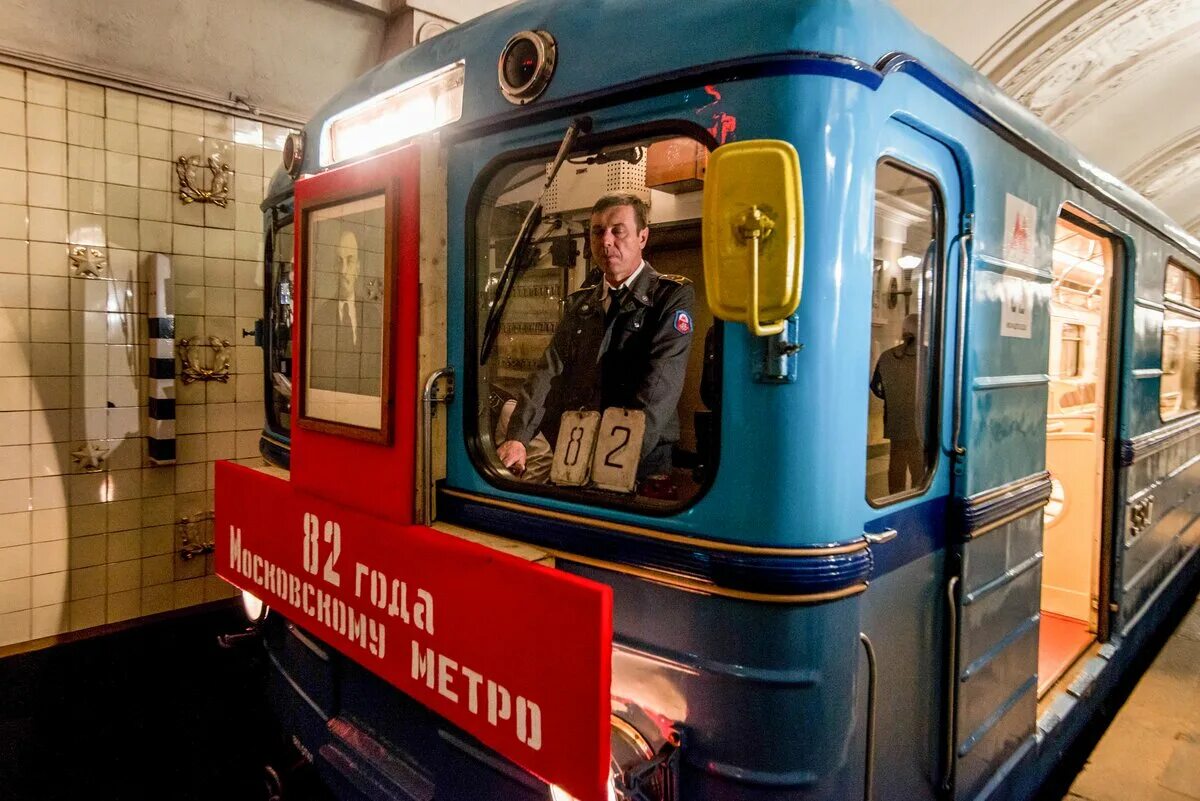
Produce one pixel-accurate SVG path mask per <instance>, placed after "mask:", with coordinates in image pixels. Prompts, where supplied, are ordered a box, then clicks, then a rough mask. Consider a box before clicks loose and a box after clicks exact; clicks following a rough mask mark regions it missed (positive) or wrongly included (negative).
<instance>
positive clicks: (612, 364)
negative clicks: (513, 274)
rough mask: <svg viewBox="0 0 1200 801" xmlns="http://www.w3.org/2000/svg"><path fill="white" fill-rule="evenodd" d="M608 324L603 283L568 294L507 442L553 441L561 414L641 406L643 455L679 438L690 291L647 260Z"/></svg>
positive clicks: (690, 320) (689, 285)
mask: <svg viewBox="0 0 1200 801" xmlns="http://www.w3.org/2000/svg"><path fill="white" fill-rule="evenodd" d="M623 294H624V297H623V298H622V299H621V305H620V308H619V310H618V311H617V312H616V313H615V317H613V318H612V320H611V322H610V323H609V324H607V325H606V319H607V315H606V313H605V308H604V297H605V288H604V282H603V280H601V281H600V282H598V283H596V284H595V285H593V286H588V287H584V288H583V289H580V290H578V291H576V292H572V293H571V294H570V295H569V296H568V297H567V300H566V304H565V308H564V311H563V318H562V321H561V322H560V323H559V324H558V328H557V330H555V332H554V338H553V339H552V340H551V341H550V345H549V346H548V347H547V348H546V352H545V353H544V354H543V355H542V361H541V364H540V365H539V366H538V368H537V369H536V370H534V371H533V373H531V374H530V375H529V377H528V378H527V379H526V380H525V383H524V384H523V385H522V387H521V391H520V393H519V394H518V397H517V408H516V409H515V410H514V412H513V416H512V419H511V421H510V422H509V426H508V439H512V440H517V441H519V442H521V443H522V444H524V445H526V446H528V444H529V441H530V440H531V439H533V438H534V436H535V435H536V434H537V433H538V431H541V432H542V434H543V435H544V436H545V437H546V439H547V440H549V442H550V445H551V446H553V445H554V444H555V442H556V441H557V439H558V427H559V421H560V418H561V417H562V414H563V412H567V411H573V410H594V411H603V410H604V409H607V408H610V407H619V408H623V409H641V410H642V411H643V412H645V414H646V435H645V439H644V440H643V441H642V456H643V457H644V456H645V455H646V454H648V453H650V451H652V450H654V448H656V447H659V446H660V445H668V444H671V443H674V442H676V441H678V440H679V415H678V412H677V411H676V405H677V404H678V403H679V395H680V393H681V392H682V390H683V379H684V375H685V373H686V372H687V361H688V348H689V347H690V346H691V344H692V326H693V317H692V302H693V299H694V298H695V290H694V289H693V287H692V283H691V281H689V280H688V279H686V278H683V277H681V276H675V275H661V274H659V273H658V272H656V271H655V270H654V269H653V268H652V267H651V266H650V265H649V264H646V265H645V267H644V268H643V269H642V271H641V272H640V273H638V275H637V276H636V277H635V278H634V280H633V281H632V282H631V283H630V284H629V285H628V286H627V288H626V291H625V292H624V293H623Z"/></svg>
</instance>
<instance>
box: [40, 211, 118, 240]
mask: <svg viewBox="0 0 1200 801" xmlns="http://www.w3.org/2000/svg"><path fill="white" fill-rule="evenodd" d="M30 228H31V230H32V221H31V223H30ZM67 241H68V242H70V243H71V244H72V245H87V246H89V247H94V248H103V247H104V246H105V245H106V244H107V241H108V238H107V237H106V236H105V224H104V217H103V216H102V215H99V214H88V213H86V212H82V211H70V212H67Z"/></svg>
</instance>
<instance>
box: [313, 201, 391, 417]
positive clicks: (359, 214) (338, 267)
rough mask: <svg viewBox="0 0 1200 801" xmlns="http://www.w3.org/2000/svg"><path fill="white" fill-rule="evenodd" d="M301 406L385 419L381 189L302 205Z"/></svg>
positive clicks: (316, 412)
mask: <svg viewBox="0 0 1200 801" xmlns="http://www.w3.org/2000/svg"><path fill="white" fill-rule="evenodd" d="M305 222H306V226H307V228H308V231H307V235H306V240H307V241H306V242H305V246H306V247H307V249H308V265H307V273H306V276H305V280H306V284H307V287H306V290H305V292H306V296H305V301H306V304H307V307H308V313H307V320H308V326H309V328H308V336H307V338H306V344H307V348H308V352H307V358H306V367H305V382H306V386H305V399H304V413H305V416H306V417H309V418H315V419H317V420H325V421H328V422H332V423H342V424H345V425H351V426H359V427H361V428H367V429H375V430H378V429H380V428H381V427H382V424H383V404H382V396H381V386H380V377H381V375H382V373H383V332H384V319H383V281H384V263H385V254H384V236H383V231H384V196H383V195H382V194H380V195H375V196H372V197H366V198H362V199H360V200H354V201H350V202H348V203H339V204H337V205H334V206H326V207H324V208H318V209H315V210H314V211H311V212H308V216H307V218H306V221H305Z"/></svg>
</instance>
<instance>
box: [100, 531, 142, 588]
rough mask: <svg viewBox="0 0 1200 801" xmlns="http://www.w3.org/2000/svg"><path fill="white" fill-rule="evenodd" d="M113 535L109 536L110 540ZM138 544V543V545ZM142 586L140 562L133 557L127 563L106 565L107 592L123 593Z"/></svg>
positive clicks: (138, 558) (139, 558)
mask: <svg viewBox="0 0 1200 801" xmlns="http://www.w3.org/2000/svg"><path fill="white" fill-rule="evenodd" d="M112 537H113V535H111V534H110V535H109V539H110V540H111V539H112ZM139 544H140V543H139ZM141 586H142V560H141V557H140V556H138V557H134V558H133V559H130V560H127V561H119V562H113V561H110V562H109V563H108V591H109V592H110V593H114V592H125V591H126V590H132V589H136V588H139V587H141Z"/></svg>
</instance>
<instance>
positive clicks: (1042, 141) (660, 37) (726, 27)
mask: <svg viewBox="0 0 1200 801" xmlns="http://www.w3.org/2000/svg"><path fill="white" fill-rule="evenodd" d="M531 29H542V30H546V31H549V32H550V33H551V34H552V35H553V36H554V38H555V40H556V42H557V44H558V54H559V55H558V66H557V69H556V72H555V75H554V80H553V81H551V83H550V85H549V87H548V88H547V89H546V91H545V93H544V94H543V95H542V96H541V97H540V98H538V100H537V101H536V102H534V103H532V104H530V105H529V106H527V107H522V108H517V107H515V106H513V105H511V104H510V103H509V102H508V101H506V100H505V99H504V98H503V96H502V95H501V93H500V91H499V88H498V84H497V78H496V63H497V60H498V58H499V55H500V50H501V48H502V47H503V46H504V43H505V42H507V41H508V39H509V38H510V37H511V36H512V35H513V34H515V33H518V32H520V31H523V30H531ZM898 53H901V54H905V55H906V56H909V57H911V59H910V60H909V61H908V62H907V63H908V64H909V65H911V64H912V63H913V61H912V60H915V62H917V63H919V64H921V65H923V67H924V68H925V69H926V70H927V71H928V73H929V75H930V77H931V79H932V80H933V81H934V82H935V83H937V82H940V83H941V84H942V86H943V87H944V88H947V89H949V90H951V91H950V94H952V95H957V96H958V97H957V98H952V99H954V100H955V101H956V102H958V103H959V104H960V105H964V106H967V107H968V109H969V110H970V111H971V112H972V113H975V116H979V115H978V113H977V112H979V111H981V112H983V115H984V116H985V117H989V118H991V122H992V124H993V125H996V124H998V125H999V126H1000V127H1002V128H1006V129H1008V133H1009V135H1010V136H1015V137H1016V138H1018V139H1020V140H1023V142H1024V143H1025V144H1026V145H1029V146H1032V147H1034V148H1036V149H1037V150H1040V151H1041V152H1042V153H1044V154H1045V155H1046V156H1047V157H1049V158H1050V159H1051V160H1052V161H1054V162H1056V163H1057V164H1058V165H1060V166H1062V167H1064V168H1066V170H1068V171H1069V172H1070V173H1071V174H1073V175H1074V176H1075V177H1076V178H1078V179H1080V180H1082V181H1083V182H1085V183H1086V184H1087V185H1089V186H1091V187H1093V188H1094V189H1096V190H1098V191H1099V192H1100V193H1101V194H1102V195H1104V196H1107V198H1108V199H1109V200H1110V201H1112V202H1114V203H1115V204H1116V205H1118V206H1121V207H1124V208H1125V209H1126V210H1127V211H1129V212H1132V213H1133V215H1134V216H1136V217H1139V218H1140V219H1141V221H1142V222H1144V223H1146V224H1148V225H1150V226H1151V227H1154V228H1157V229H1158V230H1159V231H1160V232H1162V233H1163V234H1165V235H1167V236H1168V237H1170V238H1172V239H1174V240H1175V241H1176V243H1178V244H1180V245H1181V246H1182V247H1184V248H1186V249H1188V250H1190V251H1192V254H1193V255H1195V256H1197V257H1200V240H1197V239H1196V238H1195V237H1192V236H1191V235H1190V234H1188V233H1187V232H1186V231H1185V230H1184V229H1183V228H1182V227H1181V226H1179V225H1178V224H1177V223H1176V222H1175V221H1174V220H1172V219H1171V218H1170V217H1168V216H1167V215H1166V214H1164V213H1163V212H1162V211H1160V210H1159V209H1158V208H1157V207H1155V206H1154V205H1153V204H1152V203H1150V202H1149V201H1148V200H1146V199H1145V198H1143V197H1142V196H1141V195H1139V194H1138V193H1137V192H1135V191H1133V190H1132V189H1130V188H1129V187H1128V186H1126V185H1125V184H1124V183H1122V182H1121V181H1120V180H1119V179H1117V178H1116V177H1115V176H1113V175H1111V174H1109V173H1107V172H1105V171H1104V170H1102V169H1101V168H1100V167H1098V166H1096V165H1095V164H1092V163H1091V162H1090V161H1089V160H1088V159H1087V158H1086V157H1084V155H1083V154H1082V153H1080V152H1079V151H1077V150H1076V149H1075V148H1073V147H1072V146H1071V145H1069V144H1068V143H1067V142H1066V141H1064V140H1063V139H1062V138H1061V137H1059V136H1058V135H1057V134H1056V133H1054V131H1052V130H1051V129H1050V128H1049V127H1047V126H1046V125H1045V124H1044V123H1042V122H1041V121H1040V120H1039V119H1038V118H1037V117H1035V116H1034V115H1033V114H1032V113H1031V112H1030V111H1029V110H1028V109H1026V108H1025V107H1024V106H1022V105H1020V104H1019V103H1017V102H1016V101H1015V100H1013V99H1012V98H1010V97H1009V96H1008V95H1006V94H1004V92H1002V91H1001V90H1000V89H999V88H998V87H997V86H996V85H995V84H993V83H991V82H990V81H989V80H987V79H986V78H985V77H984V76H983V75H981V74H980V73H979V72H977V71H976V70H975V69H973V68H972V67H971V66H970V65H969V64H967V63H966V62H964V61H962V60H961V59H960V58H958V57H957V56H955V55H954V54H953V53H951V52H950V51H949V50H948V49H946V48H945V47H944V46H943V45H941V44H940V43H939V42H937V41H935V40H934V39H932V38H930V37H929V36H927V35H925V34H924V33H922V32H921V31H920V30H919V29H918V28H917V27H916V26H915V25H913V24H912V22H910V21H909V20H908V19H907V18H906V17H904V16H903V15H902V14H901V13H900V12H899V11H897V10H896V9H895V8H894V7H893V6H892V5H891V4H890V3H888V2H886V0H756V2H753V3H747V2H745V0H703V2H687V3H680V2H678V0H588V2H575V1H574V0H522V2H518V3H515V4H513V5H510V6H506V7H504V8H500V9H497V10H495V11H492V12H490V13H488V14H485V15H483V16H481V17H477V18H475V19H473V20H471V21H469V22H467V23H464V24H462V25H459V26H456V27H455V28H452V29H451V30H449V31H447V32H445V33H443V34H440V35H438V36H436V37H434V38H432V39H430V40H428V41H426V42H423V43H421V44H420V45H418V46H416V47H414V48H412V49H410V50H407V51H405V52H403V53H401V54H399V55H397V56H396V57H394V58H392V59H390V60H389V61H387V62H384V63H383V64H380V65H379V66H377V67H375V68H374V69H372V70H371V71H369V72H367V73H365V74H364V75H362V76H360V77H359V78H357V79H356V80H355V81H354V82H353V83H351V84H350V85H349V86H347V87H346V88H345V89H344V90H342V91H341V92H339V93H338V94H337V95H335V96H334V97H333V98H331V99H330V100H329V101H328V102H326V103H325V104H324V105H323V106H322V107H321V108H320V109H319V110H318V112H317V113H316V114H315V115H314V117H313V120H312V121H311V122H310V123H309V125H308V126H307V131H306V134H307V136H308V139H309V141H310V142H315V141H318V137H319V135H320V129H321V126H322V125H323V123H324V122H325V120H326V119H328V118H329V117H330V116H332V115H333V114H335V113H337V112H339V111H341V110H343V109H346V108H349V107H350V106H353V105H355V104H357V103H359V102H361V101H363V100H365V99H367V98H369V97H373V96H374V95H376V94H378V93H380V92H383V91H385V90H387V89H390V88H393V87H395V86H397V85H399V84H402V83H404V82H405V81H408V80H411V79H412V78H415V77H417V76H420V75H423V74H425V73H428V72H431V71H433V70H436V69H439V68H441V67H445V66H447V65H449V64H452V63H454V62H456V61H458V60H460V59H461V60H463V61H465V63H466V71H465V87H464V98H463V115H462V119H461V120H460V121H459V122H458V123H457V124H456V126H457V127H460V128H462V127H473V126H475V125H480V124H487V123H488V122H489V121H494V122H496V123H500V122H502V121H508V122H510V123H511V122H513V121H515V120H516V119H518V118H520V117H522V116H524V115H527V114H531V113H537V111H539V110H544V109H547V108H551V107H554V106H567V105H569V104H570V102H571V100H572V99H573V98H575V99H577V98H578V97H579V96H581V95H589V94H593V93H597V92H601V91H604V90H606V89H609V88H612V87H621V86H636V85H637V84H638V83H640V82H645V81H647V80H650V79H653V78H655V77H658V76H662V75H669V74H686V73H688V72H693V71H698V70H700V69H703V68H704V67H706V66H709V65H717V64H728V63H736V62H738V61H740V60H747V59H761V58H762V57H763V56H764V55H773V56H778V57H784V58H786V57H787V56H804V55H814V54H821V55H828V56H833V57H839V58H840V59H842V60H843V63H847V62H848V63H850V64H851V65H853V66H855V67H857V69H860V70H863V71H865V72H866V73H868V74H872V73H873V74H874V76H875V78H876V79H882V78H883V77H884V76H885V75H886V74H887V72H889V71H891V70H892V69H894V68H896V67H899V66H900V65H902V64H905V60H904V59H903V58H893V59H891V60H890V61H889V60H887V59H886V58H885V57H887V56H889V55H894V54H898ZM970 107H973V108H970ZM563 113H564V114H566V113H569V111H567V110H565V109H564V111H563Z"/></svg>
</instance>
